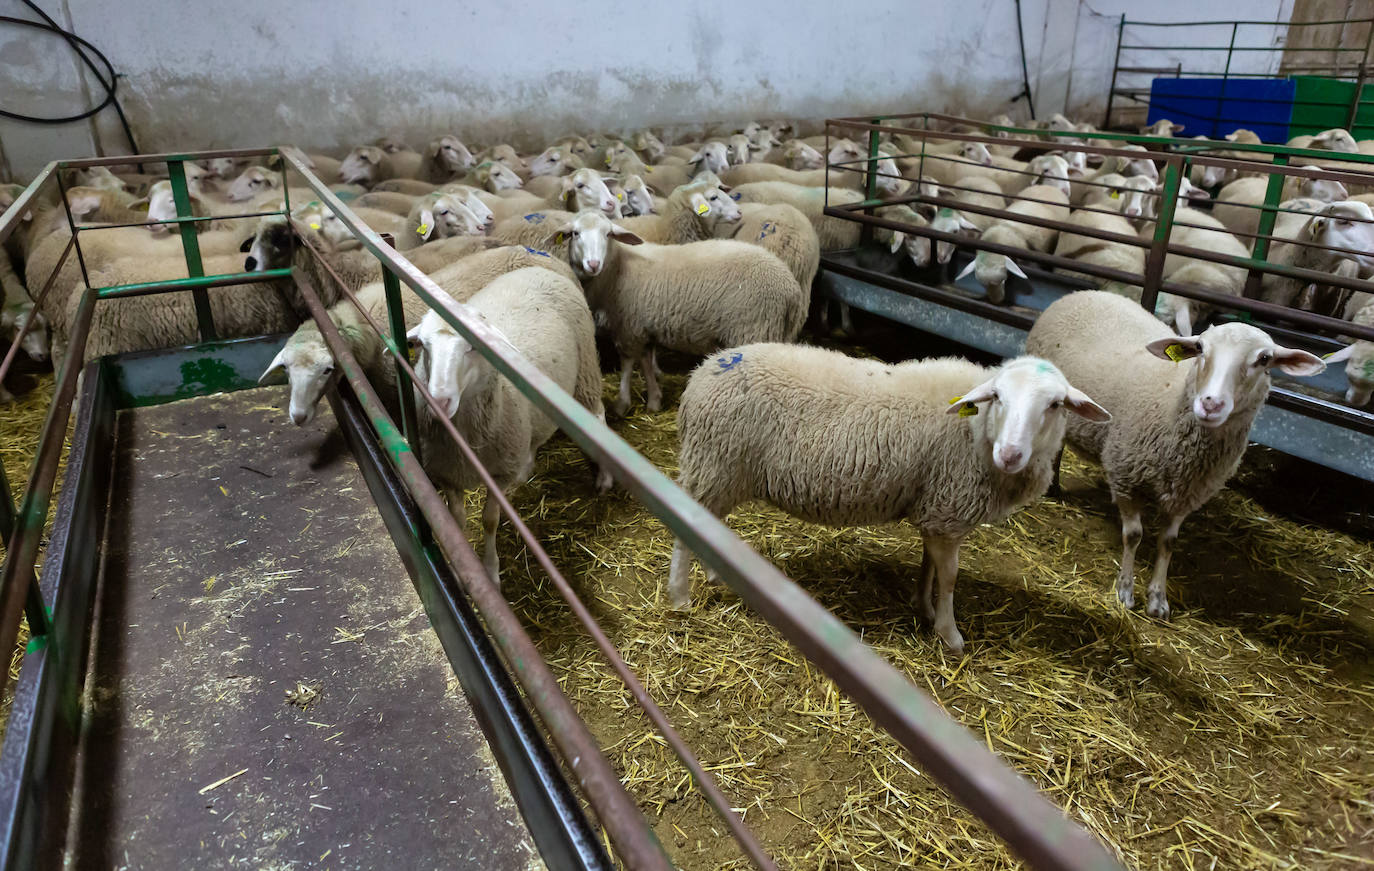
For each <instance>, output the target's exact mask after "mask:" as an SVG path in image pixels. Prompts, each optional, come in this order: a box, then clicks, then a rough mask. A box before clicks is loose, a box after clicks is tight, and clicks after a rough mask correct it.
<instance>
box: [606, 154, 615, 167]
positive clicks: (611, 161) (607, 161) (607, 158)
mask: <svg viewBox="0 0 1374 871" xmlns="http://www.w3.org/2000/svg"><path fill="white" fill-rule="evenodd" d="M614 162H615V159H614V158H612V157H611V156H610V155H609V154H608V155H606V165H607V166H610V165H611V164H612V163H614Z"/></svg>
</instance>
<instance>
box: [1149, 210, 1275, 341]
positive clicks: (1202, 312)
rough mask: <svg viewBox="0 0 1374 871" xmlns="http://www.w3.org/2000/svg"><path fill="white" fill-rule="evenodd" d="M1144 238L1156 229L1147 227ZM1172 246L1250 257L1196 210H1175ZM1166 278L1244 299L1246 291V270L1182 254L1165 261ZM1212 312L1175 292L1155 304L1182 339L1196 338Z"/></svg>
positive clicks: (1223, 229)
mask: <svg viewBox="0 0 1374 871" xmlns="http://www.w3.org/2000/svg"><path fill="white" fill-rule="evenodd" d="M1140 236H1141V238H1143V239H1147V240H1148V239H1152V238H1153V237H1154V229H1153V228H1150V227H1147V228H1146V229H1145V230H1143V231H1141V233H1140ZM1169 243H1170V244H1171V245H1183V246H1187V247H1189V248H1198V249H1201V250H1203V251H1209V252H1211V253H1213V254H1224V255H1226V256H1228V257H1249V256H1250V249H1248V248H1246V247H1245V246H1244V245H1242V244H1241V242H1240V240H1239V239H1237V238H1236V237H1235V236H1232V235H1231V234H1230V233H1229V232H1227V230H1226V227H1225V226H1224V225H1223V224H1222V223H1221V222H1220V221H1218V220H1217V219H1216V218H1213V217H1212V216H1211V215H1209V214H1206V213H1205V212H1199V211H1197V210H1196V209H1189V208H1178V209H1176V210H1175V211H1174V229H1173V232H1171V233H1170V234H1169ZM1163 278H1164V280H1166V281H1173V282H1177V283H1179V284H1196V285H1199V286H1201V287H1205V288H1207V289H1208V290H1212V291H1216V292H1217V293H1224V294H1226V295H1228V296H1240V295H1241V293H1242V292H1243V291H1244V290H1245V270H1244V269H1242V268H1240V267H1239V266H1228V265H1225V264H1221V263H1213V262H1211V261H1210V260H1197V259H1194V258H1191V257H1185V256H1184V255H1182V254H1169V255H1168V256H1166V257H1165V258H1164V274H1163ZM1212 310H1213V307H1212V306H1211V305H1209V304H1207V303H1204V302H1199V301H1198V300H1195V299H1188V298H1186V297H1182V296H1176V295H1174V294H1171V293H1161V294H1160V295H1159V297H1158V299H1157V300H1156V301H1155V315H1156V316H1157V317H1158V318H1159V319H1160V320H1162V321H1164V322H1165V323H1166V324H1173V325H1174V326H1175V327H1176V328H1177V329H1178V333H1179V335H1181V336H1190V335H1192V334H1193V327H1194V326H1195V325H1196V324H1199V323H1201V322H1202V320H1203V318H1205V317H1206V316H1207V315H1208V314H1210V313H1211V312H1212Z"/></svg>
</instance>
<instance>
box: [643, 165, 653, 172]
mask: <svg viewBox="0 0 1374 871" xmlns="http://www.w3.org/2000/svg"><path fill="white" fill-rule="evenodd" d="M644 171H645V172H653V171H654V168H653V167H652V166H646V167H644Z"/></svg>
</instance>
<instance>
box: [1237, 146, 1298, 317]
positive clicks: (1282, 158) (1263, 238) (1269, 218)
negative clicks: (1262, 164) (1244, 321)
mask: <svg viewBox="0 0 1374 871" xmlns="http://www.w3.org/2000/svg"><path fill="white" fill-rule="evenodd" d="M1274 163H1275V165H1279V166H1282V165H1286V164H1287V163H1288V157H1287V156H1286V155H1283V154H1280V155H1278V156H1277V157H1275V158H1274ZM1284 181H1285V178H1284V176H1283V174H1282V173H1277V172H1274V173H1270V174H1269V183H1268V185H1267V186H1266V187H1265V189H1264V206H1263V211H1261V212H1260V216H1259V226H1258V227H1257V228H1256V229H1255V233H1256V236H1255V246H1254V248H1253V249H1252V250H1251V254H1252V256H1253V257H1254V258H1255V259H1256V260H1260V261H1263V262H1268V260H1269V237H1270V236H1271V235H1272V234H1273V232H1274V222H1275V221H1277V220H1278V217H1279V216H1278V213H1277V212H1276V211H1275V210H1276V209H1277V208H1278V204H1279V201H1280V200H1281V199H1283V185H1284ZM1261 280H1262V276H1261V273H1260V272H1258V271H1257V270H1254V269H1251V270H1249V271H1248V272H1247V273H1246V274H1245V296H1248V297H1257V296H1259V289H1260V281H1261Z"/></svg>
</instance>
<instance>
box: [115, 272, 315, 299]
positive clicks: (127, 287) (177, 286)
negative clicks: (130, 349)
mask: <svg viewBox="0 0 1374 871" xmlns="http://www.w3.org/2000/svg"><path fill="white" fill-rule="evenodd" d="M290 277H291V270H290V269H289V268H286V267H283V268H281V269H265V270H263V271H262V272H226V273H224V274H222V275H202V276H200V277H198V278H164V279H161V280H159V281H141V282H138V283H137V284H112V285H110V286H108V287H97V288H95V291H96V293H97V294H99V296H100V298H101V299H121V298H123V297H126V296H147V295H148V294H152V293H166V292H168V291H174V290H194V289H198V288H209V287H226V286H228V285H231V284H247V283H248V282H251V281H272V280H275V279H279V278H290Z"/></svg>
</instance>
